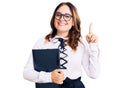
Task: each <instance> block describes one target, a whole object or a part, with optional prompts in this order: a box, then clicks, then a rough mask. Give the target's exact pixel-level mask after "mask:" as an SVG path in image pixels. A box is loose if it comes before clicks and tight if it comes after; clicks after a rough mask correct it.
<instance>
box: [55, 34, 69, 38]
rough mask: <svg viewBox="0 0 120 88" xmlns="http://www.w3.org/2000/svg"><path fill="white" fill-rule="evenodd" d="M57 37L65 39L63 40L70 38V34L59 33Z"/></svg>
mask: <svg viewBox="0 0 120 88" xmlns="http://www.w3.org/2000/svg"><path fill="white" fill-rule="evenodd" d="M57 36H60V37H63V38H67V37H68V33H57Z"/></svg>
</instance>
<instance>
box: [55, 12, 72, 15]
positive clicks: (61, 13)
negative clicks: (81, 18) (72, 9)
mask: <svg viewBox="0 0 120 88" xmlns="http://www.w3.org/2000/svg"><path fill="white" fill-rule="evenodd" d="M56 13H61V12H56ZM61 14H63V13H61ZM65 14H69V15H72V14H71V13H65Z"/></svg>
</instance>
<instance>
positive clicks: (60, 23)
mask: <svg viewBox="0 0 120 88" xmlns="http://www.w3.org/2000/svg"><path fill="white" fill-rule="evenodd" d="M58 25H59V26H65V25H67V23H62V22H58Z"/></svg>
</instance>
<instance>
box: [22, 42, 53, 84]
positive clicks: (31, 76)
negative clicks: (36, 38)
mask: <svg viewBox="0 0 120 88" xmlns="http://www.w3.org/2000/svg"><path fill="white" fill-rule="evenodd" d="M37 45H39V42H38V43H37V44H35V46H34V48H38V47H37ZM23 77H24V78H25V79H26V80H29V81H32V82H37V83H47V82H52V80H51V72H44V71H40V72H38V71H35V70H34V67H33V56H32V52H31V54H30V56H29V58H28V61H27V63H26V65H25V67H24V70H23Z"/></svg>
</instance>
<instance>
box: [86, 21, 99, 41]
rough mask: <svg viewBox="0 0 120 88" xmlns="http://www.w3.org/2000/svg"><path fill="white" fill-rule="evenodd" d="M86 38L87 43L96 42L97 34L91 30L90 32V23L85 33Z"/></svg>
mask: <svg viewBox="0 0 120 88" xmlns="http://www.w3.org/2000/svg"><path fill="white" fill-rule="evenodd" d="M86 40H87V42H88V43H97V42H98V38H97V36H96V35H95V34H93V32H92V23H90V26H89V33H88V34H87V35H86Z"/></svg>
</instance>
